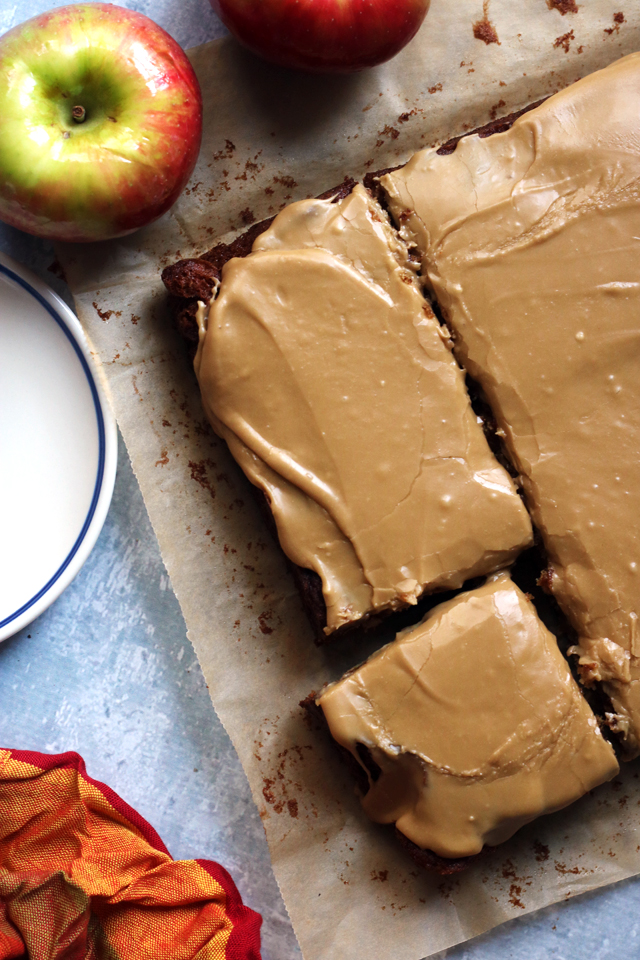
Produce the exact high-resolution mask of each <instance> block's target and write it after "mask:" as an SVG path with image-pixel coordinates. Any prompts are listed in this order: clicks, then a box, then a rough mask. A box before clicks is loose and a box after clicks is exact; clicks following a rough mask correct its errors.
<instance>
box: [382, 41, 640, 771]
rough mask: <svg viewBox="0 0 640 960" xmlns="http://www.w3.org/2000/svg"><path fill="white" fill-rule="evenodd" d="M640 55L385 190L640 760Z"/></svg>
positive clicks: (412, 170)
mask: <svg viewBox="0 0 640 960" xmlns="http://www.w3.org/2000/svg"><path fill="white" fill-rule="evenodd" d="M639 102H640V55H639V54H632V55H631V56H628V57H625V58H623V59H621V60H619V61H618V62H616V63H614V64H612V65H611V66H609V67H607V68H606V69H604V70H601V71H599V72H598V73H594V74H592V75H590V76H588V77H586V78H585V79H583V80H580V81H578V82H577V83H575V84H574V85H572V86H571V87H569V88H568V89H566V90H564V91H563V92H561V93H559V94H557V95H555V96H554V97H551V98H550V99H549V100H547V101H546V102H545V103H544V104H542V105H541V106H539V107H538V108H536V109H535V110H533V111H531V112H529V113H527V114H525V115H524V116H522V117H521V118H520V119H519V120H517V121H516V123H515V124H514V125H513V127H512V128H511V129H510V130H509V131H508V132H506V133H502V134H496V135H495V136H492V137H489V138H487V139H481V138H480V137H478V136H470V137H467V138H464V139H463V140H461V141H460V143H459V144H458V146H457V148H456V150H455V152H454V153H453V154H452V155H451V156H447V157H445V156H439V155H438V154H437V153H436V152H435V151H433V150H432V151H424V152H422V153H419V154H417V155H416V156H415V157H413V158H412V160H411V161H410V162H409V163H408V164H407V165H406V167H405V168H404V169H402V170H400V171H398V172H396V173H392V174H390V175H388V176H387V177H385V178H384V179H383V181H382V182H383V185H384V188H385V190H386V192H387V194H388V197H389V200H390V204H391V207H392V211H393V214H394V216H395V218H396V220H397V222H398V223H400V224H401V225H402V228H401V233H402V235H403V236H404V237H405V239H407V240H408V241H409V242H410V243H414V244H415V245H417V247H418V249H419V251H420V253H421V255H422V259H423V274H424V276H425V279H426V282H427V284H428V286H429V287H430V289H431V290H432V291H433V292H434V293H435V296H436V297H437V299H438V301H439V303H440V304H441V306H442V308H443V310H444V313H445V315H446V319H447V321H448V323H449V325H450V327H451V328H452V329H453V331H454V335H455V338H456V351H457V353H458V356H459V357H460V359H461V361H462V362H463V363H464V365H465V366H466V367H467V369H468V370H469V372H470V373H471V375H472V376H473V377H475V378H476V379H477V380H478V381H479V382H480V384H481V386H482V387H483V388H484V391H485V393H486V395H487V397H488V400H489V402H490V404H491V406H492V408H493V412H494V414H495V416H496V418H497V420H498V423H499V426H500V428H501V429H502V431H503V432H504V436H505V441H506V444H507V447H508V450H509V452H510V454H511V456H512V458H513V461H514V463H515V464H516V466H517V468H518V469H519V471H520V473H521V478H522V484H523V488H524V492H525V499H526V502H527V504H528V506H529V509H530V511H531V514H532V516H533V519H534V522H535V524H536V525H537V526H538V528H539V529H540V531H541V533H542V536H543V539H544V543H545V546H546V549H547V552H548V556H549V559H550V565H551V573H552V576H551V578H550V580H551V588H552V590H553V593H554V595H555V596H556V598H557V599H558V601H559V603H560V605H561V606H562V607H563V609H564V611H565V613H566V614H567V615H568V617H569V619H570V620H571V622H572V623H573V625H574V626H575V628H576V630H577V631H578V634H579V637H580V640H579V647H578V652H579V653H580V655H581V656H580V663H581V669H582V672H583V676H584V678H585V680H586V681H587V682H591V681H592V680H603V681H605V690H606V691H607V693H608V694H609V695H610V697H611V699H612V701H613V704H614V707H615V710H616V711H617V715H615V716H613V717H612V718H611V720H612V724H613V726H614V728H617V729H618V730H619V731H621V732H622V733H623V734H626V736H627V743H626V746H627V749H628V752H629V754H635V753H637V752H638V750H639V749H640V747H639V743H640V626H639V624H638V616H639V615H640V239H639V238H640V111H639V110H638V103H639Z"/></svg>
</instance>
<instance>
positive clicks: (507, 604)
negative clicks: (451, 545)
mask: <svg viewBox="0 0 640 960" xmlns="http://www.w3.org/2000/svg"><path fill="white" fill-rule="evenodd" d="M317 703H318V704H319V706H320V707H321V708H322V710H323V712H324V714H325V717H326V719H327V722H328V724H329V728H330V730H331V733H332V735H333V736H334V738H335V739H336V740H337V741H338V743H340V744H342V746H344V747H345V748H346V749H347V750H349V751H350V752H351V753H352V754H353V756H354V757H355V759H356V760H358V761H359V762H361V760H360V757H359V752H358V744H363V745H364V746H365V747H367V748H368V750H369V752H370V754H371V757H372V759H373V760H374V761H375V763H376V764H377V765H378V767H379V769H380V774H379V776H378V777H377V779H375V781H374V780H373V779H372V777H371V775H370V774H369V779H370V787H369V790H368V792H367V793H366V795H365V796H364V798H363V800H362V803H363V806H364V808H365V810H366V812H367V813H368V815H369V816H370V817H371V818H372V819H373V820H375V821H376V822H378V823H395V824H396V826H397V827H398V829H399V830H401V831H402V833H404V834H405V836H407V837H408V838H409V839H410V840H412V841H413V842H414V843H416V844H417V845H418V846H419V847H422V848H424V849H429V850H433V851H434V852H435V853H437V854H439V855H440V856H443V857H464V856H469V855H471V854H474V853H478V852H479V851H480V850H481V849H482V847H483V846H484V844H489V845H494V844H497V843H501V842H502V841H504V840H507V839H508V838H509V837H510V836H512V835H513V834H514V833H515V832H516V830H518V829H519V828H520V827H521V826H523V825H524V824H525V823H528V822H529V821H530V820H533V819H534V817H537V816H539V815H540V814H543V813H550V812H552V811H554V810H559V809H560V808H562V807H564V806H566V805H567V804H569V803H572V802H573V801H574V800H577V799H578V798H579V797H581V796H582V795H583V794H584V793H586V792H587V791H588V790H591V789H592V788H593V787H595V786H597V785H598V784H600V783H603V782H604V781H605V780H610V779H611V778H612V777H614V776H615V775H616V773H617V772H618V769H619V768H618V763H617V761H616V758H615V755H614V753H613V750H612V749H611V747H610V746H609V744H608V743H607V742H606V741H605V740H604V739H603V737H602V734H601V733H600V729H599V727H598V724H597V722H596V719H595V717H594V716H593V714H592V712H591V709H590V708H589V706H588V704H587V703H586V701H585V699H584V697H583V696H582V694H581V693H580V690H579V688H578V685H577V684H576V682H575V681H574V680H573V678H572V676H571V674H570V672H569V668H568V666H567V663H566V661H565V660H564V658H563V657H562V655H561V654H560V652H559V650H558V646H557V644H556V641H555V639H554V637H553V636H552V635H551V634H550V633H549V631H548V630H547V629H546V627H545V626H544V625H543V624H542V623H541V621H540V620H539V619H538V616H537V614H536V612H535V609H534V608H533V606H532V605H531V603H530V602H529V601H528V600H527V599H526V598H525V596H524V594H522V593H521V591H520V590H519V589H518V588H517V587H516V586H515V584H513V583H512V582H511V580H510V579H509V577H508V575H506V574H502V575H498V576H496V577H494V578H492V579H491V580H489V581H488V582H487V583H486V584H485V585H484V586H483V587H480V588H479V589H477V590H474V591H471V592H469V593H463V594H460V595H458V596H457V597H456V598H455V599H454V600H451V601H449V602H448V603H443V604H440V606H438V607H435V608H434V609H433V610H432V611H431V612H430V613H429V615H428V616H427V617H426V619H425V620H423V621H422V623H420V624H419V625H418V626H416V627H413V628H411V629H410V630H407V631H405V632H404V633H401V634H399V635H398V637H397V638H396V639H395V641H394V642H393V643H390V644H389V645H388V646H386V647H384V648H383V649H382V650H381V651H379V652H378V653H376V654H374V656H372V657H371V658H370V659H369V660H368V661H367V662H366V663H365V664H364V665H363V666H361V667H359V668H358V669H356V670H354V671H352V672H351V673H349V674H347V675H346V676H345V677H343V679H342V680H339V681H338V682H337V683H335V684H333V685H331V686H329V687H327V688H326V689H325V690H324V691H323V692H322V694H321V696H320V697H319V699H318V700H317Z"/></svg>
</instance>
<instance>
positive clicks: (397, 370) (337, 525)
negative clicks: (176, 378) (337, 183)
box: [195, 187, 531, 632]
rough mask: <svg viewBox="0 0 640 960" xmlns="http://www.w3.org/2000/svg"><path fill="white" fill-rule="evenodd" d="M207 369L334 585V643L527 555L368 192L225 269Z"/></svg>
mask: <svg viewBox="0 0 640 960" xmlns="http://www.w3.org/2000/svg"><path fill="white" fill-rule="evenodd" d="M203 319H204V318H203V317H202V316H201V320H202V321H203ZM195 366H196V373H197V375H198V379H199V382H200V387H201V391H202V397H203V402H204V406H205V410H206V412H207V415H208V417H209V419H210V421H211V423H212V425H213V426H214V429H215V430H216V431H217V432H218V433H219V434H220V435H221V436H222V437H223V438H224V439H225V440H226V441H227V443H228V445H229V447H230V449H231V452H232V453H233V455H234V457H235V458H236V460H237V461H238V463H239V464H240V466H241V467H242V469H243V470H244V472H245V473H246V474H247V476H248V477H249V479H250V480H251V481H252V482H253V483H254V484H256V485H257V486H258V487H260V488H261V489H262V490H263V491H264V492H265V494H266V495H267V497H268V499H269V501H270V506H271V509H272V511H273V514H274V518H275V520H276V523H277V527H278V534H279V538H280V542H281V545H282V547H283V549H284V551H285V553H286V554H287V555H288V557H289V558H290V559H291V560H292V561H293V562H294V563H296V564H298V565H299V566H301V567H306V568H309V569H312V570H315V571H316V572H317V573H318V574H319V575H320V577H321V578H322V583H323V593H324V598H325V602H326V606H327V628H326V630H327V632H331V631H333V630H335V629H336V628H338V627H340V626H341V625H343V624H345V623H348V622H349V621H355V620H357V619H359V618H361V617H363V616H366V615H367V614H368V613H370V612H371V611H375V610H381V609H385V608H392V609H393V608H394V607H399V606H403V605H406V604H407V603H412V602H415V600H416V598H417V597H418V596H419V594H420V593H422V591H423V590H424V589H429V590H434V589H438V588H444V587H454V586H461V585H462V583H463V582H464V580H465V579H466V578H468V577H471V576H475V575H478V574H481V573H487V572H490V571H492V570H495V569H498V568H500V567H501V566H504V565H505V564H506V563H509V562H510V561H511V560H512V559H513V558H514V557H515V555H516V554H517V553H518V551H519V550H520V549H522V548H523V547H524V546H526V545H527V544H528V543H529V542H530V539H531V527H530V521H529V517H528V515H527V513H526V510H525V509H524V507H523V505H522V502H521V500H520V498H519V497H518V495H517V493H516V490H515V487H514V485H513V482H512V481H511V479H510V478H509V476H508V474H507V473H506V472H505V471H504V469H503V468H502V467H501V466H500V465H499V464H498V462H497V461H496V460H495V458H494V457H493V454H492V453H491V452H490V450H489V448H488V446H487V443H486V440H485V438H484V435H483V433H482V429H481V426H480V425H479V423H478V421H477V418H476V416H475V414H474V413H473V411H472V409H471V407H470V404H469V400H468V396H467V393H466V390H465V385H464V378H463V374H462V371H461V370H460V369H459V367H458V365H457V363H456V361H455V359H454V358H453V356H452V354H451V351H450V348H449V344H448V342H447V337H446V335H443V330H442V328H441V327H440V325H439V324H438V322H437V320H436V318H435V317H434V315H433V313H432V311H431V309H430V307H429V306H428V305H427V304H426V303H425V301H424V298H423V296H422V294H421V292H420V289H419V287H418V284H417V281H416V276H415V265H414V264H412V262H411V261H410V259H409V257H408V253H407V249H406V246H405V244H404V243H403V242H402V241H401V240H400V239H399V238H398V237H397V235H396V234H395V232H394V231H393V230H392V228H391V227H390V225H389V223H388V222H387V220H386V215H385V214H384V213H383V211H382V210H381V209H380V208H379V207H378V206H377V204H375V202H374V201H373V200H372V199H371V198H370V196H369V195H368V194H367V192H366V191H365V190H364V189H363V188H362V187H356V188H355V189H354V191H353V193H352V194H350V195H349V196H348V197H346V198H345V199H343V200H342V201H340V202H339V203H330V202H328V201H318V200H308V201H302V202H300V203H295V204H292V205H291V206H290V207H288V208H287V209H285V210H284V211H283V212H282V213H281V214H280V215H279V216H278V217H277V218H276V220H275V222H274V223H273V225H272V226H271V227H270V229H269V230H267V231H266V232H265V233H264V234H262V236H260V237H259V238H258V240H257V242H256V243H255V246H254V249H253V253H252V254H250V255H249V256H248V257H245V258H242V259H235V260H231V261H230V262H229V263H228V264H227V265H226V266H225V268H224V271H223V277H222V286H221V289H220V293H219V295H218V297H217V299H215V300H214V301H213V302H212V305H211V307H210V310H209V315H208V323H207V324H206V329H205V324H204V322H202V326H201V342H200V347H199V350H198V354H197V356H196V362H195Z"/></svg>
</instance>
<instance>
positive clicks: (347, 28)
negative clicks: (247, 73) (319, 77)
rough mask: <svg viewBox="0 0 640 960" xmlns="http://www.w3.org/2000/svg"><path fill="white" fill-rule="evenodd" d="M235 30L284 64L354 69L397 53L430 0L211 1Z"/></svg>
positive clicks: (259, 51)
mask: <svg viewBox="0 0 640 960" xmlns="http://www.w3.org/2000/svg"><path fill="white" fill-rule="evenodd" d="M210 2H211V6H212V7H213V9H214V10H215V12H216V13H217V14H218V16H219V17H220V19H221V20H222V22H223V23H224V24H225V26H226V27H228V28H229V30H230V31H231V33H232V34H233V35H234V36H235V37H236V38H237V39H238V40H239V41H240V42H241V43H243V44H244V45H245V46H246V47H248V48H249V49H250V50H253V52H254V53H257V54H259V55H260V56H262V57H265V58H266V59H267V60H271V61H272V62H273V63H279V64H281V65H282V66H285V67H297V68H298V69H301V70H311V71H313V72H321V71H332V72H337V73H350V72H352V71H354V70H362V69H363V68H364V67H373V66H375V65H376V64H378V63H383V62H384V61H385V60H389V59H390V58H391V57H394V56H395V55H396V53H398V52H399V51H400V50H402V48H403V47H404V46H405V44H407V43H408V42H409V40H411V39H412V37H414V36H415V34H416V33H417V31H418V28H419V26H420V24H421V23H422V21H423V20H424V18H425V16H426V14H427V10H428V9H429V3H430V0H210Z"/></svg>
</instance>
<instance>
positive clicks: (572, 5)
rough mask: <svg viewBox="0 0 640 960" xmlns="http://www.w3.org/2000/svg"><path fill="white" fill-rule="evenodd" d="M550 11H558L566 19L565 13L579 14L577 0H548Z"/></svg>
mask: <svg viewBox="0 0 640 960" xmlns="http://www.w3.org/2000/svg"><path fill="white" fill-rule="evenodd" d="M547 6H548V7H549V10H557V11H558V13H560V14H562V16H563V17H564V15H565V13H577V12H578V4H577V3H576V0H547Z"/></svg>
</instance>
